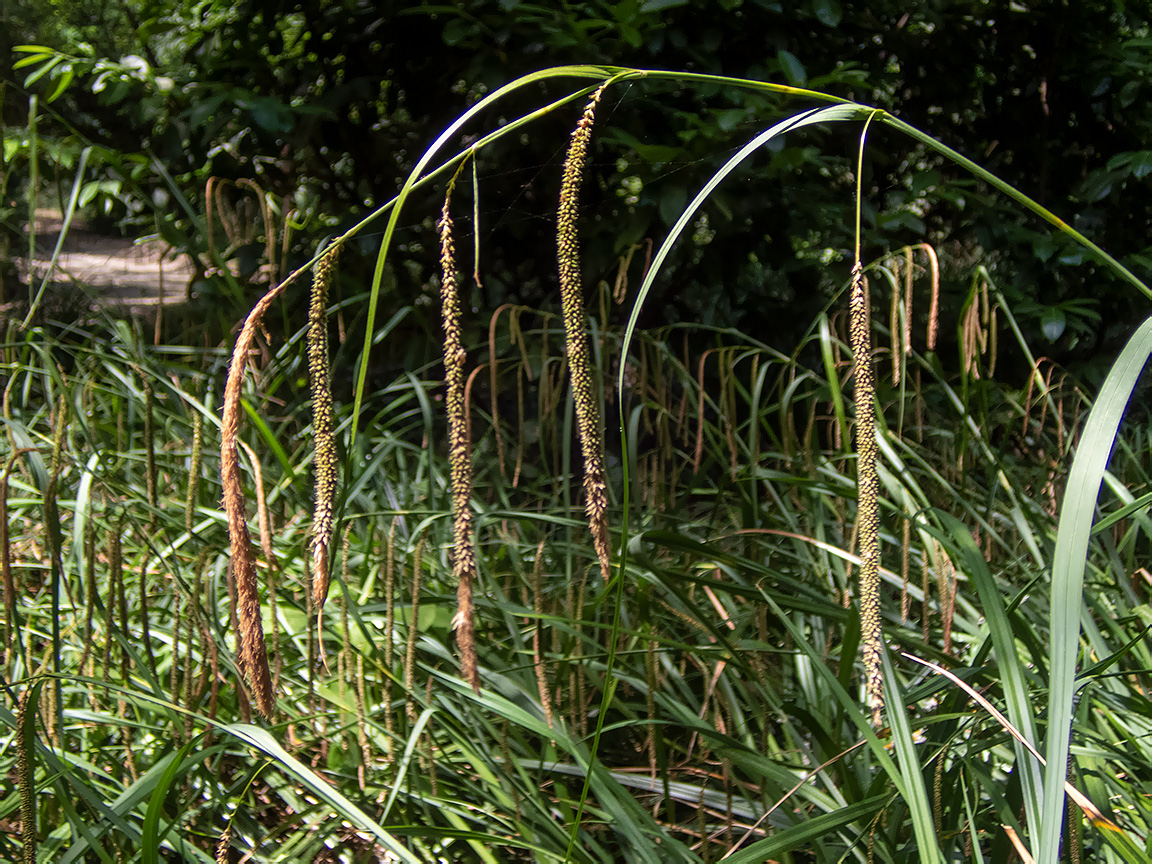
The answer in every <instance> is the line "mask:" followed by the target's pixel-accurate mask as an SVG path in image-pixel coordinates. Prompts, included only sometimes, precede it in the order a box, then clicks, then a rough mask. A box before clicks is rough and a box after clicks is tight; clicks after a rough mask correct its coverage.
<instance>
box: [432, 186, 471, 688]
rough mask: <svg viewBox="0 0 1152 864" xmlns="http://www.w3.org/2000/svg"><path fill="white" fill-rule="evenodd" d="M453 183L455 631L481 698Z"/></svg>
mask: <svg viewBox="0 0 1152 864" xmlns="http://www.w3.org/2000/svg"><path fill="white" fill-rule="evenodd" d="M451 206H452V183H449V184H448V189H447V191H446V193H445V195H444V206H443V208H442V209H441V211H440V224H439V226H438V227H439V231H440V302H441V309H442V315H443V320H444V381H445V384H446V385H447V391H448V392H447V395H446V398H445V406H446V410H447V414H448V462H449V469H450V473H451V483H452V576H453V578H454V579H455V580H456V614H455V616H453V618H452V630H453V632H454V633H455V634H456V646H457V648H459V650H460V674H461V676H462V677H463V678H464V680H465V681H467V682H468V683H469V684H471V685H472V689H473V690H475V691H476V692H477V693H479V692H480V672H479V667H478V665H477V661H476V616H475V609H474V606H473V602H472V586H473V583H474V582H475V580H476V548H475V545H474V544H473V540H472V441H471V438H470V436H469V434H468V431H469V430H468V410H467V403H466V400H465V398H464V366H465V362H466V360H467V357H468V354H467V352H466V351H465V350H464V345H463V342H462V340H461V336H460V297H459V295H458V291H457V283H458V278H459V277H458V273H457V270H456V248H455V244H454V242H453V238H452V213H451Z"/></svg>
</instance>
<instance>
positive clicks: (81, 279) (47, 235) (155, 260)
mask: <svg viewBox="0 0 1152 864" xmlns="http://www.w3.org/2000/svg"><path fill="white" fill-rule="evenodd" d="M35 224H36V246H37V255H36V257H35V258H34V259H33V261H32V268H31V270H32V275H33V277H34V278H35V279H36V282H37V285H39V282H40V280H42V279H43V278H44V276H45V275H46V274H47V273H48V272H49V267H50V265H51V260H52V252H53V250H54V249H55V248H56V244H57V242H58V241H59V239H60V231H61V228H62V227H63V219H62V217H61V214H60V212H59V211H57V210H37V211H36V223H35ZM166 250H167V246H166V244H164V243H162V242H161V241H159V240H147V241H144V242H134V241H132V240H124V239H121V238H119V237H108V236H105V235H102V234H96V233H94V232H92V231H89V230H87V228H85V227H84V225H83V224H80V223H78V222H77V221H76V220H73V222H72V224H71V226H69V228H68V234H67V235H66V236H65V238H64V243H63V245H62V247H61V251H60V255H59V257H57V259H56V266H55V268H54V269H53V271H52V282H63V283H68V282H73V283H78V284H80V285H81V286H85V287H87V289H88V291H89V293H90V294H91V296H92V304H93V307H94V308H105V307H108V306H128V307H132V308H136V307H140V308H141V310H143V309H144V308H146V307H154V306H156V305H157V304H159V303H160V301H161V297H163V300H164V302H165V303H173V302H176V303H179V302H182V301H183V300H184V299H185V298H186V295H187V290H188V282H189V281H190V280H191V279H192V275H193V269H192V262H191V261H190V260H189V258H188V256H187V255H176V256H173V255H167V254H165V253H166ZM13 251H15V250H13ZM18 266H19V267H20V278H21V281H23V282H24V284H25V285H27V283H28V267H27V265H26V264H25V263H24V261H23V260H21V261H20V262H19V263H18Z"/></svg>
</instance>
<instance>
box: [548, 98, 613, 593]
mask: <svg viewBox="0 0 1152 864" xmlns="http://www.w3.org/2000/svg"><path fill="white" fill-rule="evenodd" d="M605 86H606V85H603V84H602V85H600V87H598V88H597V89H596V90H595V91H594V92H593V93H592V98H591V99H589V100H588V104H587V105H586V106H585V108H584V114H583V116H582V117H581V118H580V122H579V123H577V124H576V128H575V129H574V130H573V132H572V138H571V141H570V142H569V144H568V155H567V157H566V158H565V160H564V176H563V180H562V181H561V184H560V207H559V211H558V214H557V219H556V257H557V261H558V263H559V271H560V299H561V305H562V308H563V314H564V331H565V333H566V334H567V338H566V340H565V348H566V350H567V354H568V369H569V375H570V380H571V382H572V397H573V400H574V402H575V405H576V431H577V435H578V437H579V439H580V449H581V452H582V454H583V456H584V499H585V500H584V509H585V511H586V512H587V514H588V526H589V528H590V529H591V531H592V542H593V544H594V546H595V547H596V557H597V558H598V559H599V561H600V574H601V575H602V576H603V577H604V579H605V580H607V579H608V576H609V560H610V556H611V548H610V541H609V537H608V484H607V482H606V481H605V478H604V436H603V430H602V429H601V425H600V399H599V393H598V388H597V386H596V382H595V380H594V377H593V373H592V364H591V359H590V357H589V353H588V339H587V336H586V335H585V330H586V328H587V319H586V316H585V312H584V291H583V287H582V282H581V278H580V240H579V232H578V231H577V228H576V219H577V217H578V215H579V213H580V184H581V181H582V180H583V178H584V163H585V161H586V160H587V157H588V144H589V142H590V140H591V138H592V124H593V123H594V122H595V119H596V105H597V103H598V102H599V101H600V96H601V94H602V93H603V92H604V87H605Z"/></svg>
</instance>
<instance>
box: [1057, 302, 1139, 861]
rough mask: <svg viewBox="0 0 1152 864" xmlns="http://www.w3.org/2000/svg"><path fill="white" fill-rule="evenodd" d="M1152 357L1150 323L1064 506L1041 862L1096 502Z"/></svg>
mask: <svg viewBox="0 0 1152 864" xmlns="http://www.w3.org/2000/svg"><path fill="white" fill-rule="evenodd" d="M1150 354H1152V318H1149V319H1148V320H1146V321H1145V322H1144V323H1143V324H1141V325H1140V328H1139V329H1138V330H1137V331H1136V333H1135V334H1133V336H1132V338H1131V339H1129V340H1128V343H1127V344H1126V345H1125V346H1124V350H1123V351H1121V352H1120V356H1119V357H1118V358H1117V359H1116V363H1115V364H1113V366H1112V369H1111V370H1109V372H1108V377H1106V378H1105V379H1104V384H1103V386H1102V387H1101V388H1100V395H1099V396H1097V397H1096V402H1095V404H1094V405H1093V406H1092V412H1091V413H1090V414H1089V415H1088V422H1087V423H1086V424H1085V426H1084V433H1083V434H1082V435H1081V436H1080V446H1079V448H1077V450H1076V457H1075V459H1073V460H1072V468H1071V470H1070V471H1069V473H1068V484H1067V486H1066V487H1065V490H1064V500H1063V502H1062V504H1061V506H1060V522H1059V526H1058V528H1057V533H1056V551H1055V554H1054V555H1053V556H1052V560H1053V565H1052V588H1051V609H1050V611H1049V615H1050V628H1051V629H1050V634H1051V635H1050V637H1049V640H1050V646H1049V655H1048V656H1049V666H1048V669H1049V691H1048V712H1047V713H1048V736H1047V738H1046V741H1045V745H1046V746H1045V751H1044V756H1045V761H1046V762H1047V763H1048V765H1047V768H1046V769H1045V775H1044V776H1045V784H1044V809H1043V818H1042V819H1041V829H1040V851H1039V854H1038V855H1037V858H1036V860H1037V862H1038V864H1056V862H1057V861H1058V860H1059V854H1060V835H1061V828H1062V826H1063V824H1064V777H1065V774H1066V772H1067V770H1068V743H1069V737H1070V735H1071V728H1072V708H1073V699H1074V698H1075V693H1076V654H1077V648H1078V646H1079V643H1080V611H1081V608H1082V606H1083V591H1084V565H1085V561H1086V559H1087V555H1088V541H1089V539H1090V535H1091V532H1092V518H1093V516H1094V514H1095V512H1096V498H1097V497H1098V495H1099V494H1100V483H1101V480H1102V479H1103V476H1104V469H1105V468H1106V467H1107V465H1108V456H1109V454H1111V452H1112V445H1113V443H1114V442H1115V440H1116V433H1117V430H1118V429H1119V427H1120V420H1121V418H1122V417H1123V416H1124V409H1125V408H1126V407H1127V406H1128V401H1129V400H1130V399H1131V398H1132V391H1133V390H1134V389H1135V387H1136V382H1137V380H1138V379H1139V378H1140V373H1141V372H1142V371H1143V369H1144V366H1145V365H1146V364H1147V362H1148V357H1149V355H1150Z"/></svg>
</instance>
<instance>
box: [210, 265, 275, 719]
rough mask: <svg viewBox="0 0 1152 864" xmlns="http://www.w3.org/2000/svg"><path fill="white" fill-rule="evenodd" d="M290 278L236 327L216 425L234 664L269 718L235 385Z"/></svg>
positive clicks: (239, 384) (267, 674)
mask: <svg viewBox="0 0 1152 864" xmlns="http://www.w3.org/2000/svg"><path fill="white" fill-rule="evenodd" d="M290 281H291V279H288V280H285V281H284V282H282V283H281V284H280V285H277V286H276V287H275V288H273V289H272V290H270V291H268V293H266V294H265V295H264V296H263V297H261V298H260V299H259V300H258V301H257V302H256V305H255V306H253V307H252V311H251V312H249V313H248V317H247V318H246V319H245V321H244V326H243V327H242V328H241V329H240V335H239V336H238V337H237V338H236V345H235V347H233V349H232V362H231V365H230V367H229V369H228V380H227V382H226V383H225V385H224V417H223V420H222V423H221V429H220V480H221V485H222V486H223V489H224V511H225V513H226V514H227V516H228V537H229V540H230V545H231V568H232V573H233V576H234V578H235V584H236V599H237V604H236V605H237V620H238V630H239V633H238V640H239V650H238V652H237V654H238V659H239V663H240V668H241V670H242V671H243V672H244V674H245V676H246V677H247V678H248V682H249V684H250V686H251V687H252V695H253V698H254V701H255V702H256V707H257V708H258V709H259V711H260V713H261V714H263V715H264V716H265V717H271V716H272V713H273V711H274V707H275V703H274V700H273V694H272V673H271V670H270V669H269V667H268V649H267V647H266V646H265V644H264V628H263V625H262V624H261V621H260V587H259V581H258V580H257V578H256V562H255V559H254V557H253V555H252V538H251V536H250V535H249V533H248V522H247V519H246V517H245V514H244V484H243V481H242V480H241V477H240V459H239V456H238V455H237V451H238V448H237V440H238V438H239V434H240V416H241V406H240V390H241V387H242V386H243V383H244V370H245V368H246V366H247V363H248V355H249V353H250V352H251V350H252V343H253V342H254V341H255V338H256V330H257V328H258V327H259V326H260V321H261V319H262V318H263V317H264V314H265V313H266V312H267V311H268V308H269V307H270V306H271V305H272V303H273V302H275V300H276V298H277V297H279V296H280V294H281V292H282V291H283V290H284V288H285V286H286V285H288V284H289V282H290Z"/></svg>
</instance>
